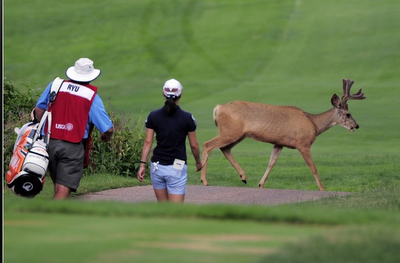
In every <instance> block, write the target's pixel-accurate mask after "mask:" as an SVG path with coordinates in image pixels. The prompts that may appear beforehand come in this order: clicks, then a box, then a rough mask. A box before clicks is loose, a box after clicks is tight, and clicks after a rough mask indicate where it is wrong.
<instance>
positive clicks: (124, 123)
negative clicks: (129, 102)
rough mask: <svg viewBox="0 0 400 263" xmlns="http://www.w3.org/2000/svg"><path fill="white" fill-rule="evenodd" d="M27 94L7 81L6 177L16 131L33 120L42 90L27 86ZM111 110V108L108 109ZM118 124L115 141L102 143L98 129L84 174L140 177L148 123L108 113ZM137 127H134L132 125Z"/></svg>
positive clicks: (5, 108) (111, 112)
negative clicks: (33, 110)
mask: <svg viewBox="0 0 400 263" xmlns="http://www.w3.org/2000/svg"><path fill="white" fill-rule="evenodd" d="M24 85H25V86H26V88H27V92H26V93H22V92H20V91H19V90H18V89H16V88H15V87H14V85H13V84H12V82H10V81H7V80H4V84H3V92H4V131H3V140H4V142H3V154H4V157H3V159H4V164H3V174H4V175H5V174H6V172H7V171H8V164H9V162H10V159H11V156H12V151H13V147H14V143H15V140H16V138H17V136H16V134H15V132H14V128H15V127H21V126H22V125H23V124H25V123H26V122H28V121H29V119H30V112H31V111H32V109H33V108H34V107H35V104H36V101H37V99H38V98H39V96H40V92H39V91H35V90H34V89H32V88H31V85H30V84H24ZM107 108H111V106H107ZM107 111H108V113H109V115H110V118H111V119H112V121H113V124H114V130H115V132H114V135H113V138H112V139H111V141H109V142H107V143H104V142H102V141H101V140H100V132H99V131H98V130H97V129H96V128H94V129H93V133H92V138H93V144H92V145H93V147H92V150H91V154H90V165H89V167H88V168H87V169H86V170H85V172H84V175H89V174H91V173H94V172H96V173H110V174H115V175H122V176H136V171H137V169H138V167H139V164H140V163H139V161H140V158H141V152H142V146H143V141H144V138H145V132H144V129H143V127H144V124H143V123H142V122H141V120H140V119H139V120H136V121H132V120H131V119H130V118H129V117H128V116H127V114H125V115H124V114H121V113H116V112H115V111H114V110H112V109H111V110H107ZM132 122H133V123H132ZM132 124H133V125H132Z"/></svg>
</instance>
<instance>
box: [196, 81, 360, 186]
mask: <svg viewBox="0 0 400 263" xmlns="http://www.w3.org/2000/svg"><path fill="white" fill-rule="evenodd" d="M353 83H354V80H351V79H343V96H342V97H341V98H339V96H338V95H337V94H333V96H332V98H331V104H332V106H333V108H332V109H330V110H328V111H326V112H323V113H320V114H310V113H307V112H305V111H303V110H301V109H299V108H297V107H295V106H280V105H269V104H263V103H255V102H248V101H240V100H238V101H231V102H228V103H226V104H222V105H217V106H216V107H215V108H214V110H213V119H214V122H215V125H216V126H217V127H218V130H219V134H218V135H217V136H216V137H214V138H213V139H211V140H209V141H206V142H205V143H204V144H203V155H202V169H201V178H200V181H201V183H202V185H208V181H207V178H206V174H207V162H208V157H209V154H210V153H211V151H212V150H214V149H215V148H219V149H220V150H221V151H222V153H223V154H224V156H225V157H226V159H228V161H229V162H230V163H231V165H232V166H233V167H234V168H235V169H236V170H237V172H238V173H239V176H240V178H241V179H242V181H243V183H245V184H247V176H246V174H245V172H244V170H243V169H242V168H241V167H240V166H239V164H238V163H237V162H236V160H235V159H234V158H233V155H232V153H231V150H232V148H233V147H234V146H235V145H237V144H238V143H240V142H241V141H242V140H244V139H245V138H252V139H254V140H256V141H261V142H265V143H271V144H273V149H272V153H271V156H270V159H269V163H268V167H267V169H266V171H265V173H264V175H263V177H262V178H261V180H260V181H259V183H258V187H259V188H264V184H265V181H266V180H267V178H268V175H269V173H270V172H271V170H272V168H273V167H274V165H275V163H276V161H277V159H278V157H279V154H280V153H281V151H282V149H283V147H286V148H289V149H297V150H298V151H299V152H300V153H301V155H302V157H303V159H304V161H305V163H306V164H307V165H308V167H309V169H310V170H311V172H312V173H313V175H314V178H315V181H316V182H317V185H318V189H319V191H325V188H324V187H323V185H322V183H321V180H320V178H319V176H318V173H317V168H316V166H315V163H314V161H313V159H312V156H311V146H312V144H313V143H314V141H315V139H316V137H317V136H318V135H320V134H321V133H323V132H325V131H326V130H328V129H329V128H331V127H333V126H335V125H340V126H342V127H344V128H345V129H347V130H349V131H350V132H351V133H353V132H354V129H358V128H359V127H360V126H359V125H358V124H357V122H356V120H355V119H354V118H353V117H352V115H351V114H350V112H349V109H348V105H347V101H348V100H363V99H366V97H365V96H364V93H363V92H362V88H360V89H359V90H358V91H357V92H356V93H354V94H350V89H351V86H352V85H353Z"/></svg>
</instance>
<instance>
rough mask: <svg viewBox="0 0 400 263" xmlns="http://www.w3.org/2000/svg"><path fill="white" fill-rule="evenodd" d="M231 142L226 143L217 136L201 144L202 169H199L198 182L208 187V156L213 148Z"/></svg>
mask: <svg viewBox="0 0 400 263" xmlns="http://www.w3.org/2000/svg"><path fill="white" fill-rule="evenodd" d="M231 142H232V140H230V141H227V140H224V139H223V137H221V136H219V135H218V136H217V137H215V138H213V139H211V140H209V141H207V142H205V143H204V144H203V155H202V168H201V177H200V181H201V183H202V184H203V185H208V181H207V162H208V156H209V155H210V153H211V151H212V150H214V149H215V148H221V147H224V146H226V145H228V144H229V143H231Z"/></svg>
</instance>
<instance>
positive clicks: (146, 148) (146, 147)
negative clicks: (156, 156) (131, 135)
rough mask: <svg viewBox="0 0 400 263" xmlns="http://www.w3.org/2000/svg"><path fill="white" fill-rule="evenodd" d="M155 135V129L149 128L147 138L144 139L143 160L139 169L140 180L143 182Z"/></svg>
mask: <svg viewBox="0 0 400 263" xmlns="http://www.w3.org/2000/svg"><path fill="white" fill-rule="evenodd" d="M153 137H154V130H152V129H149V128H147V129H146V138H145V139H144V143H143V149H142V158H141V159H140V161H141V163H140V168H139V171H138V180H139V181H140V182H142V181H143V179H144V175H145V170H146V163H147V158H148V157H149V154H150V150H151V146H152V145H153Z"/></svg>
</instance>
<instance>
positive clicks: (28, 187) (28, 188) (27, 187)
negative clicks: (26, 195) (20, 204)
mask: <svg viewBox="0 0 400 263" xmlns="http://www.w3.org/2000/svg"><path fill="white" fill-rule="evenodd" d="M22 188H23V189H24V190H25V191H27V192H30V191H32V189H33V184H32V183H30V182H26V183H24V184H23V185H22Z"/></svg>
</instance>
